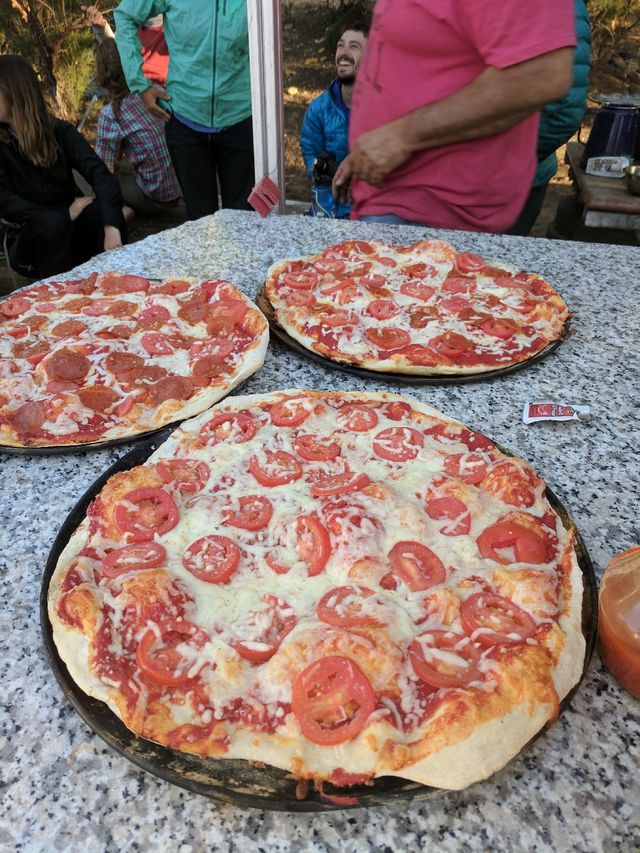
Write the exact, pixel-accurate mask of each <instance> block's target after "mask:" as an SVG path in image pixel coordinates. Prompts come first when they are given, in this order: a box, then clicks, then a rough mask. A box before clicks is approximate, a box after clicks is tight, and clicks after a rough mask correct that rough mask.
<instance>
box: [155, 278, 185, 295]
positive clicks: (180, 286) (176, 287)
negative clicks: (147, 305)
mask: <svg viewBox="0 0 640 853" xmlns="http://www.w3.org/2000/svg"><path fill="white" fill-rule="evenodd" d="M190 287H191V284H190V283H189V282H188V281H183V280H182V279H180V278H172V279H170V280H169V281H163V282H160V283H159V284H152V285H151V287H150V288H149V293H166V294H168V295H169V296H177V295H178V294H179V293H186V292H187V290H189V288H190Z"/></svg>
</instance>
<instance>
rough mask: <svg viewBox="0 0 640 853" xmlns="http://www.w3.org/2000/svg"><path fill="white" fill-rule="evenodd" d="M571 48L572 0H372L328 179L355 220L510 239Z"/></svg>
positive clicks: (561, 90)
mask: <svg viewBox="0 0 640 853" xmlns="http://www.w3.org/2000/svg"><path fill="white" fill-rule="evenodd" d="M575 43H576V37H575V12H574V4H573V0H378V2H377V3H376V7H375V11H374V20H373V25H372V28H371V33H370V37H369V43H368V46H367V50H366V53H365V57H364V60H363V63H362V65H361V68H360V72H359V74H358V79H357V81H356V87H355V91H354V97H353V107H352V111H351V124H350V133H349V142H350V148H351V154H350V155H349V157H348V158H347V159H346V160H344V161H343V162H342V164H341V166H340V168H339V170H338V173H337V174H336V178H335V179H334V187H335V188H336V191H337V192H339V193H340V194H341V195H342V197H344V194H345V189H346V187H347V186H348V185H349V180H350V179H351V187H350V190H351V196H352V199H353V211H352V214H351V218H352V219H363V218H364V219H371V218H373V219H375V220H377V221H380V220H381V219H382V221H387V222H410V223H415V224H421V225H426V226H431V227H435V228H459V229H464V230H467V231H496V232H499V231H506V230H508V229H509V228H510V227H511V226H512V225H513V224H514V223H515V221H516V219H517V218H518V214H519V213H520V210H521V208H522V206H523V205H524V203H525V201H526V198H527V194H528V192H529V189H530V187H531V182H532V179H533V174H534V171H535V167H536V139H537V134H538V122H539V110H540V109H541V108H542V106H543V105H544V104H546V103H548V102H550V101H555V100H558V99H559V98H562V97H563V96H564V95H565V93H566V92H567V90H568V89H569V87H570V85H571V63H572V52H573V51H572V47H573V46H574V45H575Z"/></svg>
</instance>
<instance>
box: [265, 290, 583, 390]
mask: <svg viewBox="0 0 640 853" xmlns="http://www.w3.org/2000/svg"><path fill="white" fill-rule="evenodd" d="M255 302H256V305H257V306H258V308H259V309H260V310H261V311H262V313H263V314H264V316H265V317H266V318H267V320H268V322H269V328H270V329H271V332H272V333H273V335H274V336H275V337H276V338H278V340H279V341H281V342H282V343H283V344H286V346H288V347H289V348H290V349H292V350H294V352H296V353H298V355H301V356H303V357H304V358H308V359H311V360H312V361H315V362H316V363H317V364H321V365H322V366H323V367H326V368H329V369H332V368H335V369H336V370H342V371H344V373H350V374H351V375H352V376H360V377H362V378H363V379H377V380H381V379H382V380H391V381H393V382H401V383H402V384H404V385H463V384H465V383H468V382H486V381H490V380H491V379H500V378H501V377H502V376H508V375H509V374H511V373H516V372H517V371H518V370H524V369H525V368H527V367H531V365H532V364H536V363H537V362H539V361H542V359H543V358H546V357H547V356H548V355H549V354H550V353H552V352H553V351H554V350H556V349H557V348H558V347H559V346H560V344H561V343H562V341H563V340H564V339H565V338H566V337H567V335H568V334H569V326H570V324H569V320H568V319H567V320H566V321H565V324H564V326H563V329H562V333H561V335H560V337H559V338H558V339H557V340H555V341H552V342H551V343H550V344H547V345H546V347H544V349H541V350H540V352H537V353H535V354H534V355H532V356H531V357H530V358H527V359H525V360H524V361H520V362H518V364H510V365H508V366H507V367H498V368H496V369H495V370H485V371H483V372H482V373H473V374H460V375H455V374H453V375H448V376H444V375H442V376H422V375H419V374H413V373H393V372H391V371H383V370H367V369H366V368H364V367H357V366H356V365H354V364H349V363H348V362H346V361H338V360H335V359H331V358H327V357H326V356H323V355H320V354H319V353H317V352H314V351H313V350H310V349H307V347H305V346H303V345H302V344H301V343H300V341H297V340H296V339H295V338H293V337H291V335H290V334H289V333H288V332H287V331H286V330H285V329H283V328H282V326H281V325H280V324H279V323H278V321H277V319H276V315H275V311H274V308H273V305H272V304H271V302H270V301H269V298H268V297H267V294H266V290H265V286H264V284H263V285H262V287H261V288H260V290H259V291H258V293H257V294H256V299H255Z"/></svg>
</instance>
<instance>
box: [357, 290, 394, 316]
mask: <svg viewBox="0 0 640 853" xmlns="http://www.w3.org/2000/svg"><path fill="white" fill-rule="evenodd" d="M400 290H402V288H400ZM399 311H400V309H399V308H398V306H397V305H396V303H395V302H393V301H392V300H391V299H374V300H373V302H370V303H369V305H367V307H366V308H365V314H368V315H369V316H370V317H375V319H376V320H388V319H389V318H390V317H395V316H396V314H397V313H398V312H399Z"/></svg>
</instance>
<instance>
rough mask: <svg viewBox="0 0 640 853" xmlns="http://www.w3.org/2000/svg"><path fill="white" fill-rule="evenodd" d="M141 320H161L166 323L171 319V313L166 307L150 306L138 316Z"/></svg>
mask: <svg viewBox="0 0 640 853" xmlns="http://www.w3.org/2000/svg"><path fill="white" fill-rule="evenodd" d="M138 319H139V320H161V321H162V322H165V321H166V320H170V319H171V311H169V309H168V308H167V307H166V306H165V305H159V304H158V305H148V306H147V307H146V308H143V309H142V311H141V312H140V314H139V315H138Z"/></svg>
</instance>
